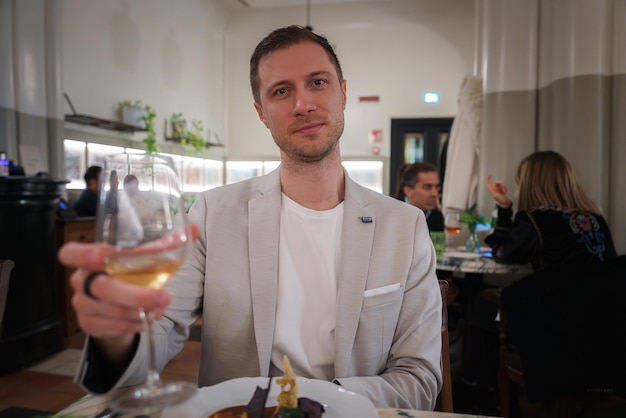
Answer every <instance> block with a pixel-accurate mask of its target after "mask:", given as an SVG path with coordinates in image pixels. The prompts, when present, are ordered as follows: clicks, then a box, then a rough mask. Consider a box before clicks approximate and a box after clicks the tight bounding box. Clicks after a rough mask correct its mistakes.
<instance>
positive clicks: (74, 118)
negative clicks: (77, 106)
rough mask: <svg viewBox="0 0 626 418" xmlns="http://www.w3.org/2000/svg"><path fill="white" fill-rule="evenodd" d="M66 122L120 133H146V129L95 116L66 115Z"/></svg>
mask: <svg viewBox="0 0 626 418" xmlns="http://www.w3.org/2000/svg"><path fill="white" fill-rule="evenodd" d="M65 120H66V121H68V122H74V123H78V124H81V125H88V126H95V127H98V128H103V129H110V130H114V131H120V132H130V133H135V132H141V131H144V132H145V130H146V129H145V128H141V127H139V126H134V125H128V124H126V123H122V122H118V121H114V120H109V119H102V118H98V117H95V116H89V115H82V114H78V113H70V114H67V115H65Z"/></svg>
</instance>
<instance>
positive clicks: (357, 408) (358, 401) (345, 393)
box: [161, 377, 379, 418]
mask: <svg viewBox="0 0 626 418" xmlns="http://www.w3.org/2000/svg"><path fill="white" fill-rule="evenodd" d="M268 382H269V378H268V377H240V378H237V379H231V380H227V381H225V382H222V383H219V384H216V385H213V386H206V387H202V388H199V389H198V391H197V393H196V395H194V396H193V397H192V398H191V399H190V400H188V401H186V402H183V403H181V404H178V405H173V406H169V407H167V408H165V410H164V411H163V413H162V414H161V418H181V417H185V418H207V417H209V416H210V415H211V414H213V413H215V412H217V411H219V410H222V409H225V408H229V407H233V406H242V405H244V406H245V405H247V404H248V403H249V402H250V398H251V397H252V395H253V393H254V392H255V390H256V388H257V387H261V388H268V387H269V389H270V390H269V393H268V395H267V402H266V404H265V406H266V407H271V406H275V405H277V403H278V401H277V400H278V394H279V393H280V385H278V384H277V383H276V379H273V380H272V383H271V385H270V384H268ZM296 382H297V384H298V396H299V397H307V398H310V399H314V400H316V401H317V402H320V403H322V404H324V405H325V406H326V412H324V415H323V416H322V418H346V417H359V418H378V417H379V415H378V410H377V409H376V407H375V406H374V404H373V403H372V401H370V400H369V399H367V398H366V397H364V396H362V395H359V394H356V393H354V392H350V391H349V390H346V389H345V388H343V387H341V386H339V385H336V384H334V383H331V382H328V381H325V380H317V379H306V378H303V377H296Z"/></svg>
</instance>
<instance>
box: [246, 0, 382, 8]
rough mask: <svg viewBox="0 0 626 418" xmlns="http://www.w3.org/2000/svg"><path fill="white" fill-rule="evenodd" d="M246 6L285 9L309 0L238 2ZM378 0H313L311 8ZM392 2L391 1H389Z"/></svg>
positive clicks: (253, 0) (303, 4)
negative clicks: (322, 5)
mask: <svg viewBox="0 0 626 418" xmlns="http://www.w3.org/2000/svg"><path fill="white" fill-rule="evenodd" d="M238 1H239V2H240V3H241V4H243V5H244V6H248V7H250V8H263V7H285V6H306V4H307V0H238ZM368 1H376V0H311V6H316V5H321V4H339V3H363V2H368ZM387 1H391V0H387Z"/></svg>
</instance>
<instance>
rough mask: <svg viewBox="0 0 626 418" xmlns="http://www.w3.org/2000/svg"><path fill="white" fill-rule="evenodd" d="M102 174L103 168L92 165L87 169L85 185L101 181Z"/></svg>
mask: <svg viewBox="0 0 626 418" xmlns="http://www.w3.org/2000/svg"><path fill="white" fill-rule="evenodd" d="M100 173H102V167H100V166H99V165H92V166H91V167H89V168H88V169H87V171H85V175H84V176H83V178H84V179H85V183H87V185H89V182H91V180H99V179H100Z"/></svg>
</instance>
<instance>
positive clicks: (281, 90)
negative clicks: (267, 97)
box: [274, 88, 287, 96]
mask: <svg viewBox="0 0 626 418" xmlns="http://www.w3.org/2000/svg"><path fill="white" fill-rule="evenodd" d="M274 94H275V95H276V96H283V95H285V94H287V89H284V88H283V89H278V90H276V92H275V93H274Z"/></svg>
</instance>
